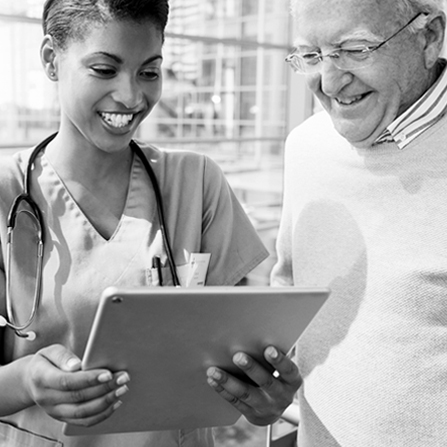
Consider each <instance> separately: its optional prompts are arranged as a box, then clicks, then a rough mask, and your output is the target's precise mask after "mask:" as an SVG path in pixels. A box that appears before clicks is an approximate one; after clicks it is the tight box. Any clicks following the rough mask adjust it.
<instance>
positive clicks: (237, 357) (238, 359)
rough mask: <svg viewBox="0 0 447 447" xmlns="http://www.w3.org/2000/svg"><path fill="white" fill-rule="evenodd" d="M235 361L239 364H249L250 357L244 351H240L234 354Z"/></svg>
mask: <svg viewBox="0 0 447 447" xmlns="http://www.w3.org/2000/svg"><path fill="white" fill-rule="evenodd" d="M234 362H235V363H236V364H237V365H239V366H247V365H248V358H247V356H246V355H245V354H243V353H242V352H238V353H237V354H236V355H235V356H234Z"/></svg>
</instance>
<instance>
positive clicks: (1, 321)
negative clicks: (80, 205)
mask: <svg viewBox="0 0 447 447" xmlns="http://www.w3.org/2000/svg"><path fill="white" fill-rule="evenodd" d="M56 135H57V133H55V134H53V135H50V136H49V137H48V138H46V139H45V140H44V141H42V142H41V143H40V144H39V145H37V146H36V148H35V149H34V150H33V152H32V153H31V156H30V158H29V160H28V165H27V167H26V171H25V174H24V180H23V192H22V194H19V195H18V196H17V197H16V198H15V199H14V201H13V203H12V205H11V208H10V210H9V215H8V223H7V242H6V312H7V316H8V317H7V318H5V317H3V316H1V315H0V327H5V326H7V327H9V328H11V329H13V330H14V331H15V333H16V335H17V336H19V337H22V338H26V339H28V340H35V338H36V333H35V332H34V331H26V329H27V328H28V327H29V326H31V324H32V322H33V321H34V319H35V317H36V313H37V310H38V308H39V304H40V299H41V292H42V290H41V288H42V271H43V255H44V243H45V232H44V220H43V216H42V212H41V210H40V208H39V207H38V205H37V204H36V202H35V201H34V200H33V198H32V197H31V195H30V190H31V172H32V169H33V166H34V162H35V160H36V158H37V156H38V155H39V153H40V152H41V151H42V150H43V149H45V147H46V146H47V145H48V143H49V142H50V141H52V140H53V139H54V138H55V137H56ZM130 148H131V150H132V152H133V153H134V154H136V155H137V156H138V157H139V159H140V160H141V162H142V163H143V166H144V168H145V170H146V172H147V174H148V175H149V178H150V180H151V183H152V187H153V188H154V194H155V199H156V202H157V211H158V219H159V222H160V230H161V235H162V239H163V244H164V247H165V250H166V256H167V260H168V264H169V269H170V271H171V275H172V280H173V284H174V286H176V287H178V286H180V281H179V279H178V276H177V270H176V268H175V263H174V257H173V254H172V249H171V245H170V243H169V238H168V233H167V228H166V223H165V216H164V212H163V201H162V197H161V192H160V187H159V186H158V181H157V178H156V176H155V173H154V171H153V169H152V167H151V165H150V164H149V162H148V160H147V158H146V157H145V155H144V154H143V151H142V150H141V148H140V147H139V146H138V144H137V143H136V142H135V141H133V140H131V142H130ZM23 203H26V204H28V207H29V209H22V210H19V206H20V205H21V204H23ZM20 213H25V214H27V215H28V216H29V217H30V218H31V219H33V221H34V223H35V225H36V228H37V266H36V285H35V289H34V299H33V307H32V309H31V313H30V316H29V318H28V320H27V321H26V322H25V323H23V324H20V323H18V322H17V321H16V319H15V317H14V311H13V308H12V300H11V290H10V287H11V284H10V278H11V259H12V246H13V239H14V237H13V233H14V228H15V225H16V221H17V216H18V215H19V214H20Z"/></svg>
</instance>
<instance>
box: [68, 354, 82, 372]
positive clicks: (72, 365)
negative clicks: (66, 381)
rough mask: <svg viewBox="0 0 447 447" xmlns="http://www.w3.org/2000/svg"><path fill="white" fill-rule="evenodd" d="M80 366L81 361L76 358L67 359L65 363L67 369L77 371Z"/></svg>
mask: <svg viewBox="0 0 447 447" xmlns="http://www.w3.org/2000/svg"><path fill="white" fill-rule="evenodd" d="M80 366H81V361H80V360H79V359H78V358H76V357H72V358H71V359H69V360H68V361H67V367H68V368H69V369H77V368H79V367H80Z"/></svg>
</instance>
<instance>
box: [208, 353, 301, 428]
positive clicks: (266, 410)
mask: <svg viewBox="0 0 447 447" xmlns="http://www.w3.org/2000/svg"><path fill="white" fill-rule="evenodd" d="M264 357H265V359H266V360H267V361H268V362H269V363H270V364H271V365H272V366H273V367H274V368H275V370H276V371H277V373H275V374H271V373H270V372H269V371H267V370H266V369H265V368H264V367H263V366H261V365H260V364H259V363H258V362H256V361H255V360H254V359H253V358H251V357H250V356H249V355H247V354H245V353H243V352H238V353H237V354H235V355H234V357H233V362H234V364H235V365H236V366H237V367H238V368H240V369H241V370H242V371H243V372H244V373H245V374H246V375H247V376H248V377H249V378H250V379H252V380H253V381H254V382H255V383H256V384H257V385H258V386H254V385H250V384H248V383H246V382H244V381H242V380H239V379H237V378H235V377H234V376H232V375H231V374H228V373H227V372H225V371H223V370H221V369H219V368H217V367H214V366H213V367H211V368H208V370H207V376H208V383H209V385H210V386H211V387H212V388H214V390H215V391H217V392H218V393H219V394H220V395H221V396H222V397H223V398H224V399H225V400H227V401H228V402H230V403H231V404H232V405H233V406H234V407H235V408H237V409H238V410H239V411H240V412H241V413H242V414H243V415H244V416H245V417H246V419H247V420H248V421H249V422H251V423H252V424H256V425H268V424H272V423H274V422H276V421H277V420H278V419H279V418H280V416H281V414H282V413H283V412H284V410H285V409H286V408H287V407H288V406H289V405H290V404H291V403H292V401H293V398H294V395H295V393H296V392H297V390H298V388H299V387H300V386H301V383H302V380H301V376H300V375H299V372H298V368H297V366H296V365H295V363H293V362H292V360H290V359H289V358H288V357H286V356H285V355H284V354H283V353H281V352H280V351H278V350H277V349H276V348H275V347H273V346H269V347H268V348H267V349H266V350H265V351H264Z"/></svg>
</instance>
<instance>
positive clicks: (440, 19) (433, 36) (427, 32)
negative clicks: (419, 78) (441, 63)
mask: <svg viewBox="0 0 447 447" xmlns="http://www.w3.org/2000/svg"><path fill="white" fill-rule="evenodd" d="M445 22H446V18H445V14H444V13H443V12H441V13H439V14H437V15H436V16H434V17H430V18H429V19H428V22H427V24H426V25H425V28H424V30H423V33H424V37H425V45H424V59H425V68H426V69H430V68H432V67H433V66H434V65H435V64H436V63H437V61H438V59H439V56H440V55H441V52H442V47H443V45H444V35H445Z"/></svg>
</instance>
